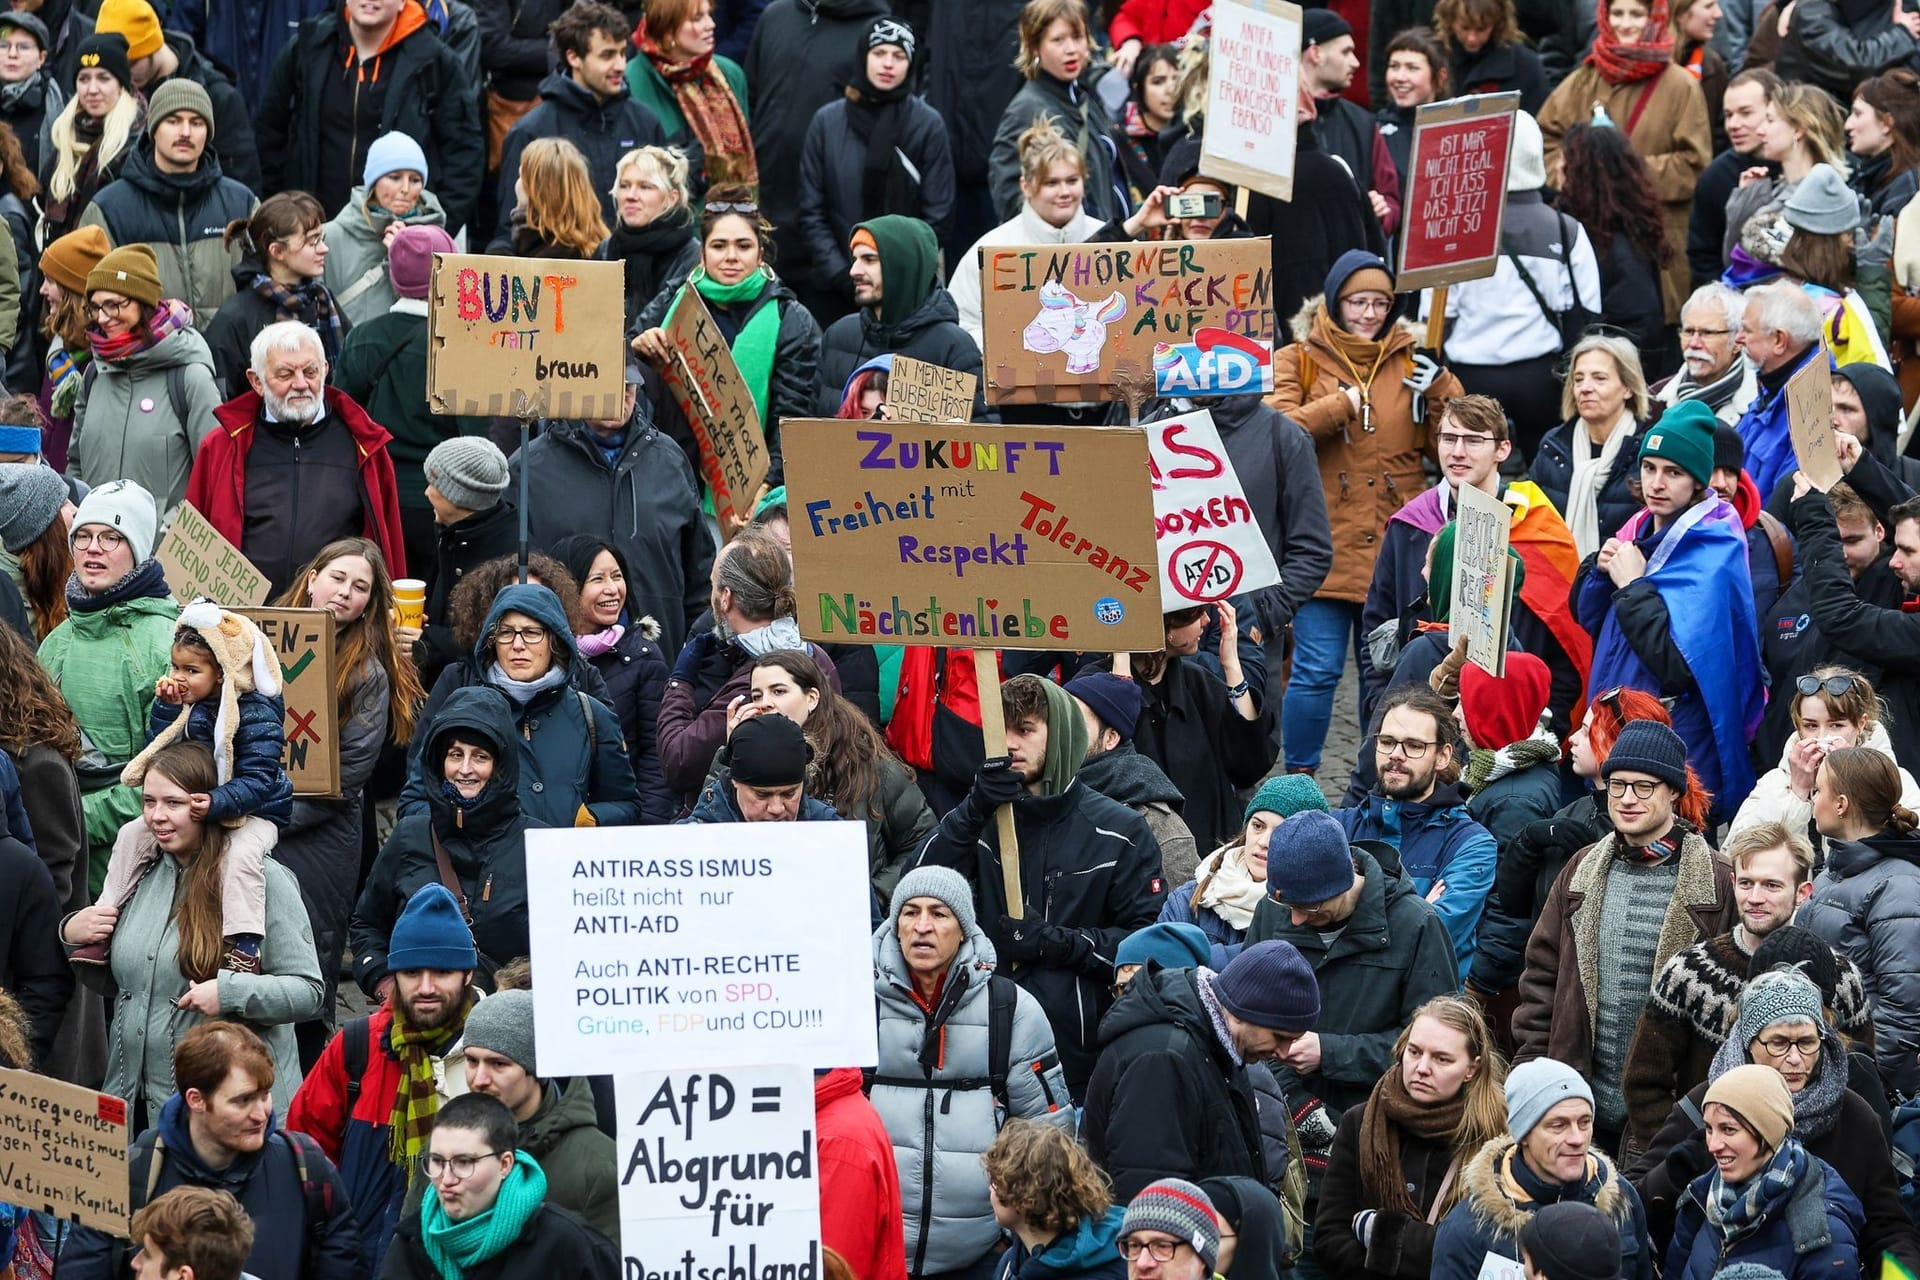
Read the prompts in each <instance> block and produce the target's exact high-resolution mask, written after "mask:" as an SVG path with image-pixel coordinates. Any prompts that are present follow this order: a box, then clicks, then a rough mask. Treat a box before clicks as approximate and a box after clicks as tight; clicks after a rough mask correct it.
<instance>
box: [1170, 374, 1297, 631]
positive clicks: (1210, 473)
mask: <svg viewBox="0 0 1920 1280" xmlns="http://www.w3.org/2000/svg"><path fill="white" fill-rule="evenodd" d="M1147 447H1148V449H1149V451H1150V453H1151V461H1150V462H1149V463H1148V466H1149V467H1150V468H1151V469H1152V473H1153V534H1154V538H1155V540H1156V541H1157V542H1158V543H1159V546H1160V576H1161V598H1162V599H1164V600H1165V601H1166V602H1167V603H1168V604H1169V605H1170V606H1172V607H1174V608H1185V607H1187V606H1188V605H1194V604H1211V603H1213V602H1214V601H1216V600H1225V599H1226V598H1227V597H1229V596H1236V595H1240V594H1242V593H1243V592H1247V591H1257V590H1259V589H1260V588H1261V587H1271V586H1275V585H1277V584H1278V583H1279V581H1280V566H1279V564H1278V563H1276V562H1275V560H1274V558H1273V548H1272V547H1271V546H1269V545H1268V543H1267V535H1266V534H1265V533H1264V532H1262V531H1261V528H1260V523H1259V521H1258V520H1256V519H1255V518H1254V514H1253V508H1252V507H1251V506H1250V505H1248V503H1247V496H1246V490H1244V489H1242V488H1241V487H1240V479H1239V477H1238V476H1236V475H1234V473H1233V462H1232V460H1231V459H1229V458H1228V457H1227V448H1226V446H1225V445H1224V444H1222V443H1220V432H1219V429H1218V428H1216V427H1215V426H1214V425H1213V415H1212V414H1210V413H1207V412H1205V411H1204V410H1202V411H1200V412H1197V413H1189V414H1183V415H1182V416H1180V417H1178V418H1168V419H1166V420H1164V421H1161V422H1154V423H1150V424H1148V426H1147Z"/></svg>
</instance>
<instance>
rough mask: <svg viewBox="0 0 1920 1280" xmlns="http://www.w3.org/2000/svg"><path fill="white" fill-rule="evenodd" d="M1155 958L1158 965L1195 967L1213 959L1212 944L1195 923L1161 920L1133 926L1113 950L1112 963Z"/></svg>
mask: <svg viewBox="0 0 1920 1280" xmlns="http://www.w3.org/2000/svg"><path fill="white" fill-rule="evenodd" d="M1149 960H1158V961H1159V962H1160V967H1161V968H1162V969H1197V968H1199V967H1200V966H1201V965H1203V964H1208V963H1211V962H1212V960H1213V944H1212V943H1210V942H1208V941H1207V935H1206V934H1204V933H1202V932H1201V931H1200V926H1199V925H1197V924H1184V923H1182V924H1173V923H1170V922H1163V923H1160V924H1150V925H1148V926H1147V927H1146V928H1144V929H1135V930H1134V931H1133V932H1132V933H1130V934H1128V935H1127V936H1126V937H1125V938H1123V939H1121V941H1120V945H1119V946H1118V947H1116V948H1115V949H1114V952H1113V967H1114V968H1116V969H1118V968H1119V967H1120V966H1121V965H1123V964H1145V963H1146V962H1147V961H1149Z"/></svg>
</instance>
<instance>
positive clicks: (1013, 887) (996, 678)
mask: <svg viewBox="0 0 1920 1280" xmlns="http://www.w3.org/2000/svg"><path fill="white" fill-rule="evenodd" d="M973 678H974V681H975V683H977V684H978V685H979V686H980V734H981V740H982V742H984V743H985V745H986V749H987V756H988V758H992V757H994V756H998V755H1005V754H1006V750H1007V721H1006V717H1005V715H1004V714H1003V713H1002V711H1001V708H1000V655H999V654H997V653H995V652H994V651H993V650H992V649H975V650H974V651H973ZM994 817H995V821H996V822H997V823H998V830H999V834H1000V879H1001V883H1002V884H1003V885H1004V886H1005V888H1006V892H1007V914H1008V915H1010V916H1012V917H1013V918H1014V919H1015V920H1018V919H1020V918H1021V917H1022V916H1023V915H1024V914H1025V911H1024V909H1023V907H1022V905H1021V902H1022V899H1021V895H1020V840H1019V837H1018V836H1016V835H1015V834H1014V830H1013V806H1012V805H1001V806H1000V809H999V812H998V813H996V814H995V815H994Z"/></svg>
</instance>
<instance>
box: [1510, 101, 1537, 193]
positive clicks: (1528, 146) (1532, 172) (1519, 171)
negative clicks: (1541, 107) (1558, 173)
mask: <svg viewBox="0 0 1920 1280" xmlns="http://www.w3.org/2000/svg"><path fill="white" fill-rule="evenodd" d="M1510 146H1511V150H1510V151H1509V153H1508V154H1509V155H1510V157H1511V158H1510V159H1509V160H1508V161H1507V190H1508V191H1538V190H1540V188H1542V187H1544V186H1546V185H1547V160H1546V144H1545V143H1544V142H1543V141H1542V140H1541V137H1540V123H1539V121H1537V120H1535V119H1534V118H1533V117H1532V116H1530V115H1528V114H1527V113H1526V112H1524V111H1516V112H1514V113H1513V142H1512V143H1511V144H1510Z"/></svg>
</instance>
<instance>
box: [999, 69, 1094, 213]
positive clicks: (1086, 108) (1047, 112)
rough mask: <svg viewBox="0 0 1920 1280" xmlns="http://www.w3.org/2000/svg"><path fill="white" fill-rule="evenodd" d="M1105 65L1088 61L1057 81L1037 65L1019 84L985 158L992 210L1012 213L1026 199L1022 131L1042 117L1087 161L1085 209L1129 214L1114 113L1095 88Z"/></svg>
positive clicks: (1002, 115)
mask: <svg viewBox="0 0 1920 1280" xmlns="http://www.w3.org/2000/svg"><path fill="white" fill-rule="evenodd" d="M1105 73H1106V68H1105V67H1103V66H1100V65H1099V64H1098V63H1095V62H1092V61H1089V62H1088V63H1087V65H1085V66H1083V67H1082V68H1081V69H1080V77H1079V79H1077V80H1075V81H1073V82H1071V83H1069V82H1067V81H1064V80H1056V79H1054V77H1053V76H1051V75H1049V74H1048V73H1047V72H1045V71H1043V70H1040V69H1038V68H1035V70H1034V73H1033V78H1032V79H1030V80H1028V81H1027V82H1026V83H1025V84H1023V85H1021V86H1020V89H1019V91H1018V92H1017V93H1015V94H1014V95H1013V99H1012V101H1010V102H1008V103H1007V109H1006V111H1005V112H1003V113H1002V114H1001V116H1000V123H999V125H998V126H997V127H996V128H995V129H994V131H993V150H992V151H991V152H990V153H989V154H988V159H987V183H988V187H989V190H990V192H991V194H992V196H993V207H994V211H995V212H996V213H997V214H998V215H999V216H1000V217H1001V218H1011V217H1013V215H1014V214H1015V213H1017V212H1019V210H1020V206H1021V205H1022V204H1025V203H1026V197H1025V196H1023V195H1021V194H1020V135H1021V134H1023V133H1025V132H1026V131H1027V130H1028V128H1030V127H1031V126H1032V125H1033V122H1034V121H1036V120H1038V119H1039V118H1040V117H1041V116H1043V115H1044V116H1052V117H1053V122H1054V124H1055V126H1056V127H1058V128H1059V130H1060V132H1061V134H1062V135H1063V136H1065V138H1066V139H1067V141H1068V142H1070V143H1073V144H1074V145H1075V146H1077V147H1078V148H1079V151H1080V155H1081V157H1082V158H1083V159H1085V160H1086V162H1087V183H1086V202H1087V212H1089V213H1091V214H1092V215H1093V216H1094V217H1096V218H1098V219H1100V220H1101V221H1102V222H1115V221H1118V220H1119V219H1121V218H1124V217H1126V216H1127V213H1128V212H1129V210H1128V207H1127V205H1128V197H1127V195H1126V185H1127V180H1126V174H1125V173H1124V172H1123V171H1122V170H1121V166H1120V148H1119V147H1118V146H1117V145H1116V144H1115V143H1114V140H1113V117H1112V115H1110V114H1109V113H1108V111H1107V106H1106V103H1105V102H1104V101H1102V100H1101V97H1100V93H1099V90H1098V89H1097V88H1096V87H1095V86H1096V85H1097V84H1098V83H1099V80H1100V77H1101V76H1102V75H1104V74H1105Z"/></svg>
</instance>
